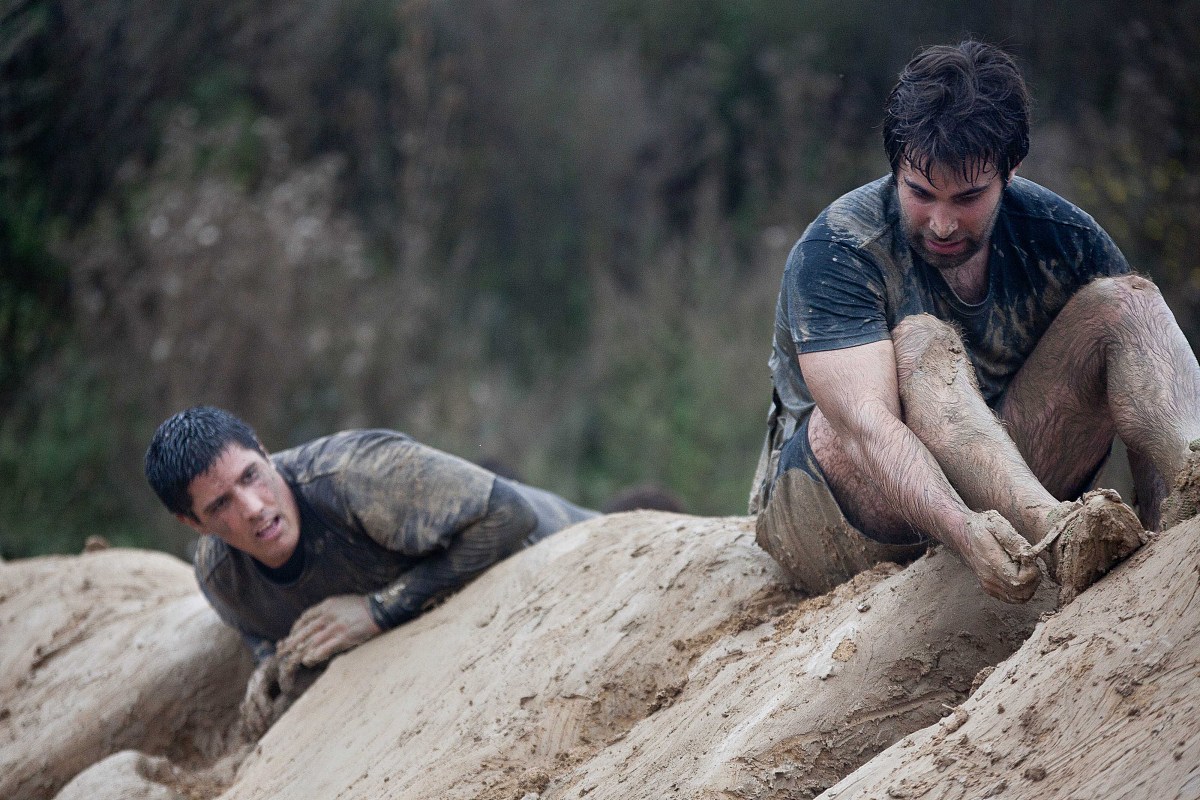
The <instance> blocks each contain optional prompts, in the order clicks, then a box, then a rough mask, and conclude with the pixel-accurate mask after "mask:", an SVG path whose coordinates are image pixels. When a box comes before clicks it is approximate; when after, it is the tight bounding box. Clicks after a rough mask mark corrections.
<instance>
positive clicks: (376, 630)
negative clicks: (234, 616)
mask: <svg viewBox="0 0 1200 800" xmlns="http://www.w3.org/2000/svg"><path fill="white" fill-rule="evenodd" d="M536 524H537V518H536V516H535V515H534V513H533V509H532V508H530V506H529V504H528V503H527V502H525V500H524V499H523V498H522V497H521V496H520V495H519V494H517V493H516V492H515V491H514V490H513V489H512V488H511V487H509V486H508V485H507V484H506V483H505V482H503V481H499V480H498V481H496V482H495V484H494V486H493V488H492V492H491V495H490V496H489V498H488V507H487V513H486V515H485V516H484V517H483V518H482V519H479V520H477V521H476V522H474V523H472V524H471V525H469V526H467V527H466V528H465V529H463V530H462V531H460V532H459V533H458V534H457V535H455V536H454V538H453V539H452V540H451V541H450V544H449V545H448V546H447V547H446V548H445V549H444V550H440V551H438V552H436V553H434V554H433V555H430V556H428V557H426V558H425V559H423V560H422V561H421V562H420V563H418V564H417V566H415V567H414V568H412V569H411V570H409V571H408V572H406V573H404V575H402V576H401V577H400V579H399V580H397V581H395V582H394V583H392V584H391V585H390V586H387V587H385V588H383V589H382V590H380V591H378V592H375V593H373V594H370V595H337V596H335V597H330V598H328V599H326V600H323V601H321V602H320V603H317V604H316V605H314V606H312V607H311V608H309V609H308V610H306V611H305V612H304V613H303V614H301V615H300V617H299V618H298V619H297V620H296V622H295V624H294V625H293V626H292V630H291V633H289V634H288V636H287V638H286V639H283V640H282V641H281V642H280V643H279V647H278V652H279V655H280V657H281V658H283V659H285V660H286V661H287V662H288V663H298V664H303V665H304V666H315V665H317V664H320V663H322V662H324V661H326V660H328V659H329V658H331V657H332V656H334V655H336V654H337V653H340V652H342V651H343V650H348V649H350V648H352V647H355V646H357V645H360V644H362V643H363V642H365V641H367V640H368V639H371V638H373V637H375V636H377V635H379V634H380V633H382V632H383V631H385V630H389V629H391V628H394V627H396V626H397V625H400V624H402V623H404V622H407V621H408V620H410V619H412V618H413V617H415V616H417V615H418V614H420V613H421V609H422V607H423V606H424V605H425V603H426V602H428V601H429V600H431V599H433V598H435V597H437V596H438V595H440V594H442V593H444V592H447V591H449V590H452V589H457V588H458V587H460V586H462V585H463V584H465V583H467V582H468V581H469V580H471V579H472V578H474V577H475V576H476V575H478V574H479V573H481V572H483V570H485V569H487V568H488V567H490V566H491V565H492V564H495V563H496V562H497V561H499V560H501V559H503V558H505V557H506V556H508V555H510V554H511V553H513V552H515V551H516V550H518V549H520V547H521V542H522V540H523V539H524V538H525V536H526V535H527V534H528V533H529V532H530V531H532V530H533V529H534V527H535V526H536Z"/></svg>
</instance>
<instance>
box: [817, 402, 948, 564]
mask: <svg viewBox="0 0 1200 800" xmlns="http://www.w3.org/2000/svg"><path fill="white" fill-rule="evenodd" d="M839 433H840V435H841V438H842V442H843V445H844V446H845V449H846V452H847V454H848V455H849V456H850V458H851V460H852V461H853V462H854V464H855V466H856V467H857V468H858V469H859V470H860V471H861V472H862V474H864V475H867V476H869V477H870V478H871V479H872V480H873V482H874V483H875V485H876V486H877V487H878V489H879V492H880V494H881V495H882V496H883V498H884V500H885V501H886V502H887V503H888V505H889V506H891V507H892V508H895V509H896V510H897V512H898V513H899V515H900V517H901V518H902V519H904V521H905V522H907V523H908V524H910V525H912V526H913V527H914V528H916V529H917V530H920V531H924V532H926V533H928V534H930V535H932V536H933V537H934V538H936V539H938V540H939V541H942V542H944V543H946V544H949V545H951V546H956V545H958V544H959V543H960V539H961V537H962V536H963V535H964V533H965V521H966V518H967V516H968V515H969V514H970V509H968V508H967V506H966V504H965V503H964V502H963V500H962V498H961V497H960V496H959V495H958V493H957V492H956V491H955V489H954V487H953V486H951V484H950V481H949V479H948V478H947V477H946V474H945V472H944V471H943V470H942V468H941V466H940V465H939V464H938V462H937V460H936V459H935V458H934V456H933V454H932V453H930V452H929V449H928V448H926V447H925V445H924V444H922V443H921V440H920V439H918V438H917V436H916V434H914V433H913V432H912V430H911V429H910V428H909V427H908V426H907V425H905V424H904V422H903V421H901V420H900V419H899V418H898V417H896V416H895V415H893V414H891V413H890V412H889V411H887V410H886V409H878V410H874V411H867V412H864V413H863V414H862V415H860V417H859V418H857V419H855V420H854V421H853V422H852V423H849V424H846V425H845V427H844V428H843V430H841V431H840V432H839Z"/></svg>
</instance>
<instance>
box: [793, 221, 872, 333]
mask: <svg viewBox="0 0 1200 800" xmlns="http://www.w3.org/2000/svg"><path fill="white" fill-rule="evenodd" d="M783 290H784V292H786V295H787V296H786V301H787V310H788V322H789V325H790V328H791V335H792V339H793V341H794V342H795V346H796V352H797V353H809V352H816V351H820V350H839V349H841V348H845V347H854V346H856V345H861V344H868V343H870V342H877V341H880V340H882V339H886V338H888V324H887V313H886V294H885V291H884V281H883V273H882V272H881V271H880V270H879V268H878V267H877V266H876V265H875V264H873V263H872V262H871V261H870V260H868V259H867V258H865V257H864V256H863V255H862V254H861V253H859V252H856V251H855V250H853V249H851V248H850V247H847V246H845V245H843V244H840V243H838V242H836V241H831V240H829V239H826V238H822V237H821V236H820V235H819V233H818V234H817V235H816V236H813V235H812V232H810V233H809V234H806V236H805V238H804V239H802V240H801V241H800V242H799V243H798V244H797V245H796V247H795V248H794V249H793V250H792V253H791V255H790V256H789V257H788V264H787V267H786V268H785V270H784V285H783Z"/></svg>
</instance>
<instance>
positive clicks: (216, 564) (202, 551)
mask: <svg viewBox="0 0 1200 800" xmlns="http://www.w3.org/2000/svg"><path fill="white" fill-rule="evenodd" d="M233 555H234V553H233V548H231V547H230V546H229V545H227V544H225V542H223V541H221V540H220V539H218V538H217V537H216V536H213V535H211V534H205V535H204V536H201V537H200V541H199V542H197V544H196V554H195V555H194V556H193V557H192V566H193V568H194V569H195V571H196V580H197V582H199V584H200V585H201V586H203V587H209V586H211V585H212V584H213V583H214V581H216V580H217V578H218V576H219V575H220V573H221V572H222V570H223V569H225V568H227V566H228V565H229V563H230V560H231V559H232V558H233Z"/></svg>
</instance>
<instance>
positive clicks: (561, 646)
mask: <svg viewBox="0 0 1200 800" xmlns="http://www.w3.org/2000/svg"><path fill="white" fill-rule="evenodd" d="M779 580H780V574H779V573H778V571H777V569H776V567H775V566H774V564H773V562H772V561H771V560H770V559H769V558H768V557H767V556H766V555H765V554H764V553H763V552H762V551H761V550H759V549H758V548H757V546H756V545H755V544H754V541H753V530H752V525H751V520H749V519H745V518H736V519H721V520H713V519H700V518H696V517H686V516H678V515H669V514H653V513H645V512H643V513H635V514H624V515H616V516H611V517H607V518H605V519H602V520H597V521H595V522H591V523H586V524H584V525H581V526H578V527H577V528H575V529H572V530H571V531H568V532H565V533H564V534H561V535H559V536H557V537H554V538H553V539H551V540H549V541H548V542H545V543H543V544H542V545H540V546H539V547H537V548H534V549H533V550H531V551H528V552H526V553H522V554H521V555H520V556H519V557H517V558H514V559H511V560H509V561H508V562H506V563H504V564H501V565H499V566H498V567H496V568H494V569H493V570H491V571H490V572H489V573H488V574H487V575H486V576H484V577H483V578H482V579H480V580H478V581H476V582H475V583H474V584H473V585H472V586H470V587H469V588H468V589H467V590H465V591H464V592H462V593H461V594H460V595H458V596H457V597H455V598H454V599H453V600H452V601H451V602H450V603H447V604H446V605H445V606H443V607H442V608H440V609H437V610H436V611H435V612H433V613H431V614H429V615H427V616H425V617H424V618H422V619H420V620H418V621H417V622H416V623H414V624H411V625H408V626H405V627H404V628H402V629H400V630H397V631H395V632H393V633H392V634H390V635H388V636H385V637H381V638H380V639H378V640H375V641H373V642H371V643H369V644H368V645H366V646H364V647H362V648H360V649H359V650H357V651H355V652H353V653H350V654H347V655H346V656H343V657H341V658H339V659H337V660H336V661H335V662H334V663H333V664H332V665H331V667H330V668H329V670H328V672H327V673H326V674H325V675H324V676H323V677H322V678H321V679H320V680H319V681H318V682H317V683H316V684H315V685H314V686H313V688H312V689H310V690H309V692H308V694H306V695H305V696H304V697H303V698H301V700H300V701H299V702H298V703H297V704H296V705H295V706H293V708H292V709H291V710H290V711H289V712H288V713H287V714H286V715H285V716H284V717H283V718H282V719H281V720H280V721H279V723H277V724H276V726H275V727H274V728H273V729H272V730H271V731H269V732H268V734H267V735H266V737H264V739H263V740H262V741H261V743H260V746H259V748H258V751H257V754H256V755H255V756H253V757H252V758H251V760H250V761H249V762H248V763H247V764H245V765H244V768H243V771H242V773H241V775H240V777H239V779H238V781H237V782H236V783H235V784H234V785H233V786H232V787H231V788H230V789H229V791H228V792H227V793H226V794H224V795H222V797H224V798H228V800H235V799H237V800H240V799H241V798H255V797H293V798H304V797H311V798H319V797H333V796H337V797H340V798H419V797H420V798H424V797H439V798H510V797H511V798H522V797H525V796H526V795H527V794H528V793H534V794H535V795H537V796H539V797H541V798H544V799H545V798H554V797H572V798H574V797H580V796H587V797H589V798H600V797H611V798H617V797H623V798H624V797H630V796H644V797H652V796H653V797H658V796H670V795H671V793H672V792H674V791H680V792H683V795H684V796H693V797H695V796H714V797H715V796H721V797H730V796H733V797H759V796H768V795H772V794H776V793H778V792H780V791H786V792H787V793H788V794H789V796H793V797H804V796H810V797H811V796H813V795H815V794H817V793H819V792H820V791H821V790H822V789H824V788H825V787H827V786H829V785H831V784H832V783H833V782H835V781H836V780H837V779H838V778H840V777H841V776H843V775H845V774H847V773H848V772H849V771H851V770H852V769H853V768H854V767H856V766H858V765H859V764H861V763H863V762H865V761H866V760H868V759H869V758H870V757H871V756H873V755H874V754H875V753H877V752H879V751H880V750H882V749H884V748H885V747H887V746H888V745H889V744H890V743H891V742H893V741H895V740H896V739H898V738H900V737H902V736H904V735H906V734H907V733H909V732H911V731H913V730H916V729H918V728H920V727H923V726H925V725H928V724H929V723H931V722H933V721H936V720H937V719H938V718H939V717H940V715H941V714H943V713H945V706H946V705H948V704H955V703H957V702H959V701H960V700H961V699H962V698H963V697H965V695H966V693H967V691H968V689H969V688H970V685H971V681H972V679H973V678H974V677H975V675H976V674H977V672H978V671H979V670H980V669H981V668H982V667H984V666H987V665H989V664H994V663H997V662H999V661H1000V660H1002V659H1003V658H1005V657H1006V656H1007V655H1008V654H1009V653H1011V652H1012V651H1013V650H1015V649H1016V647H1018V646H1019V644H1020V642H1021V641H1022V640H1023V639H1024V637H1025V636H1027V635H1028V634H1029V632H1031V631H1032V629H1033V625H1034V622H1035V621H1036V614H1037V611H1038V610H1039V608H1038V607H1036V606H1026V607H1021V608H1014V607H1012V606H1006V605H1003V604H1001V603H999V602H996V601H991V600H988V599H987V598H986V597H985V596H984V595H983V594H982V592H981V591H980V590H979V589H978V588H977V587H976V585H975V582H974V580H973V579H972V578H971V577H970V576H969V575H968V574H967V573H966V571H965V570H964V569H962V568H961V567H960V565H959V564H958V563H957V562H956V561H955V560H954V559H952V558H950V557H949V556H947V555H946V554H944V553H942V554H937V555H935V556H933V557H932V558H928V559H924V560H922V561H921V562H920V563H918V564H917V565H915V566H914V567H913V568H911V569H908V570H905V571H903V572H899V571H898V570H897V569H896V568H894V567H890V566H889V567H887V568H880V569H877V570H874V571H871V572H868V573H865V574H863V575H861V576H859V578H857V579H856V580H855V581H854V582H852V583H851V584H848V585H846V586H843V587H842V588H840V589H839V590H837V591H836V592H834V593H832V594H830V595H827V596H825V597H823V598H819V599H816V600H807V601H802V600H801V599H800V598H798V597H796V596H795V595H793V594H792V593H791V592H790V591H789V590H788V589H787V588H786V587H784V586H783V585H781V584H780V583H779ZM1049 594H1051V593H1047V596H1046V597H1045V598H1044V601H1043V602H1045V601H1048V600H1049ZM1044 607H1045V606H1042V608H1044Z"/></svg>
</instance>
